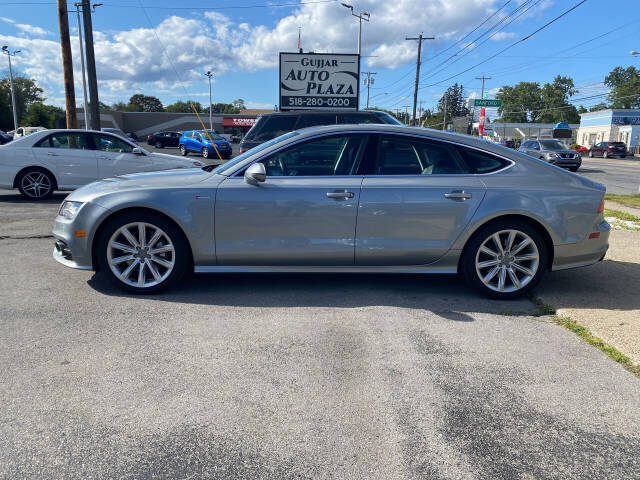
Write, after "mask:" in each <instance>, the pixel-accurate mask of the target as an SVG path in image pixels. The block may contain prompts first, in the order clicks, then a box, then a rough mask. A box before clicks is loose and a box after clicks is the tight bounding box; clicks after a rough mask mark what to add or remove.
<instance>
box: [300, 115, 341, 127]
mask: <svg viewBox="0 0 640 480" xmlns="http://www.w3.org/2000/svg"><path fill="white" fill-rule="evenodd" d="M335 123H336V115H335V114H330V113H318V114H316V115H301V116H300V121H299V122H298V124H297V125H296V129H299V128H306V127H315V126H318V125H335Z"/></svg>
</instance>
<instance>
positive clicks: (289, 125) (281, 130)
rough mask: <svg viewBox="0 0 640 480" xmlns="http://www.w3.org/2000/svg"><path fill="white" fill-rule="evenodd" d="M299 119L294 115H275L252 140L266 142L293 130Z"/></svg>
mask: <svg viewBox="0 0 640 480" xmlns="http://www.w3.org/2000/svg"><path fill="white" fill-rule="evenodd" d="M296 120H298V117H296V116H293V115H274V116H271V117H268V118H266V119H265V121H264V122H263V125H262V128H261V129H260V130H259V131H258V132H257V133H256V135H255V136H254V137H253V138H252V139H251V140H256V141H259V142H266V141H267V140H271V139H272V138H275V137H279V136H280V135H283V134H285V133H288V132H290V131H292V130H293V127H294V126H295V124H296Z"/></svg>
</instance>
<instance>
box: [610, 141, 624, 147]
mask: <svg viewBox="0 0 640 480" xmlns="http://www.w3.org/2000/svg"><path fill="white" fill-rule="evenodd" d="M611 145H613V146H614V147H626V146H627V145H626V144H625V143H624V142H611Z"/></svg>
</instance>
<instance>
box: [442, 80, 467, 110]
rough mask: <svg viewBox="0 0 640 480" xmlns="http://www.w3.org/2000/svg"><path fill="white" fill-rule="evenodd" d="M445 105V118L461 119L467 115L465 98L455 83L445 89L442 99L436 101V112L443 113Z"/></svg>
mask: <svg viewBox="0 0 640 480" xmlns="http://www.w3.org/2000/svg"><path fill="white" fill-rule="evenodd" d="M445 104H446V114H447V118H453V117H462V116H466V115H468V114H469V109H468V108H467V99H466V98H465V95H464V88H463V87H462V85H458V84H457V83H455V84H453V85H452V86H450V87H449V88H447V90H446V91H445V92H444V95H442V98H440V100H438V111H440V112H444V111H445Z"/></svg>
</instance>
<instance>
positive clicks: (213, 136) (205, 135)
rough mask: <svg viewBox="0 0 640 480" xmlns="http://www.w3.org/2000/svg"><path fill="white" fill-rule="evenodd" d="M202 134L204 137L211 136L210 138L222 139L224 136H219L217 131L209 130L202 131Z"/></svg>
mask: <svg viewBox="0 0 640 480" xmlns="http://www.w3.org/2000/svg"><path fill="white" fill-rule="evenodd" d="M202 135H204V137H205V138H207V137H211V140H224V137H221V136H220V135H218V134H217V133H215V132H211V131H208V132H207V131H203V132H202Z"/></svg>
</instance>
